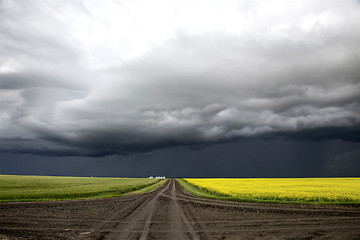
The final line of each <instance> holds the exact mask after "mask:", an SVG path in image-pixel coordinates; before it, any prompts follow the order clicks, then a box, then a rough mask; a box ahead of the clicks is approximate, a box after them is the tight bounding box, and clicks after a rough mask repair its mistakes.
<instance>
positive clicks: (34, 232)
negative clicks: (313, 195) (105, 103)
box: [0, 180, 360, 240]
mask: <svg viewBox="0 0 360 240" xmlns="http://www.w3.org/2000/svg"><path fill="white" fill-rule="evenodd" d="M1 239H360V208H353V207H335V206H332V207H329V206H309V205H288V204H258V203H236V202H227V201H220V200H210V199H203V198H197V197H193V196H191V195H190V194H188V193H186V192H185V191H184V189H183V188H182V187H181V186H180V185H179V183H178V182H176V181H175V180H170V181H168V182H167V183H165V184H164V185H163V186H162V187H160V188H158V189H157V190H155V191H153V192H150V193H145V194H141V195H132V196H123V197H117V198H107V199H94V200H79V201H57V202H37V203H2V204H0V240H1Z"/></svg>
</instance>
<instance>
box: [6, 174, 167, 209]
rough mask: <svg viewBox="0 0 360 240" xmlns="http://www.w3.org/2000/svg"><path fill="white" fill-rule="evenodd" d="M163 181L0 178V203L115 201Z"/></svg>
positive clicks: (35, 177)
mask: <svg viewBox="0 0 360 240" xmlns="http://www.w3.org/2000/svg"><path fill="white" fill-rule="evenodd" d="M164 181H165V180H160V181H159V180H157V179H146V178H97V177H94V178H93V177H46V176H13V175H0V202H14V201H15V202H18V201H43V200H64V199H85V198H102V197H115V196H119V195H122V194H125V193H129V192H133V191H138V192H141V191H146V190H151V189H154V188H156V187H158V186H159V185H161V184H162V183H164Z"/></svg>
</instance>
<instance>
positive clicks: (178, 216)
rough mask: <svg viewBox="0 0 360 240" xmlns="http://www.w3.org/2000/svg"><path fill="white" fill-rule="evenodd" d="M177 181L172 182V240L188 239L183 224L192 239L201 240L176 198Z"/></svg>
mask: <svg viewBox="0 0 360 240" xmlns="http://www.w3.org/2000/svg"><path fill="white" fill-rule="evenodd" d="M176 183H177V182H176V181H175V180H171V184H172V187H171V193H170V194H171V195H170V198H171V213H170V214H171V222H172V223H173V224H172V231H171V232H172V235H173V236H172V239H186V236H185V234H184V231H183V230H182V223H184V224H185V227H186V229H187V232H188V233H189V235H190V237H191V239H193V240H199V239H200V238H199V236H198V235H197V233H196V232H195V230H194V228H193V227H192V226H191V223H190V222H189V220H188V218H187V217H186V216H185V214H184V211H183V209H182V208H181V206H180V205H179V203H178V201H177V196H176Z"/></svg>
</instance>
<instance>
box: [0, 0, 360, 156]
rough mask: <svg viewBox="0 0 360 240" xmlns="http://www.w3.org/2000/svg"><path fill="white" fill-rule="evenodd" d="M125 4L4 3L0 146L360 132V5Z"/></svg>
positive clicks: (132, 148)
mask: <svg viewBox="0 0 360 240" xmlns="http://www.w3.org/2000/svg"><path fill="white" fill-rule="evenodd" d="M125 2H126V1H125ZM125 2H124V3H122V4H120V5H119V4H117V3H116V2H113V1H109V2H108V3H106V4H103V5H98V4H97V3H96V2H92V1H85V2H82V1H76V2H72V3H65V4H63V3H62V2H61V1H52V2H50V3H43V2H41V1H35V0H34V1H29V2H27V3H26V4H25V5H24V4H22V3H21V2H18V1H2V2H0V11H1V15H0V28H1V31H0V37H1V39H2V41H1V43H0V53H1V54H0V99H1V102H0V107H1V112H0V150H1V151H6V152H33V153H37V154H46V155H92V156H99V155H106V154H117V153H119V154H130V153H135V152H148V151H152V150H154V149H159V148H166V147H169V146H198V145H201V146H202V145H207V144H214V143H218V142H226V141H232V140H236V139H247V138H254V139H259V138H276V139H278V138H281V139H287V138H289V139H300V140H302V139H306V140H324V139H336V138H339V139H343V140H347V141H355V142H356V141H359V140H360V133H359V129H358V127H357V126H359V123H360V106H359V105H360V101H359V94H360V70H359V69H360V68H359V66H360V47H359V44H358V43H359V42H360V31H359V29H360V6H359V4H358V2H356V1H351V0H348V1H343V2H342V3H341V4H340V3H339V2H338V1H305V2H304V4H302V5H296V4H295V5H292V4H290V3H287V1H278V0H273V1H257V2H256V3H255V2H252V1H249V2H247V3H246V4H245V2H244V3H236V1H235V2H232V1H229V5H227V6H225V5H223V4H220V3H218V2H216V1H214V2H211V3H208V4H206V5H204V6H203V7H204V9H203V11H202V13H201V16H202V17H203V18H202V19H205V20H206V21H205V20H204V21H200V20H199V18H198V16H199V15H198V14H199V13H198V12H196V11H195V12H192V11H194V10H193V9H194V8H193V7H192V6H191V5H186V4H184V5H181V4H179V6H178V7H179V9H180V10H179V11H178V12H177V14H175V15H170V16H169V15H168V12H173V11H172V10H174V9H173V6H170V5H166V6H164V9H165V10H166V11H165V10H160V9H159V8H157V7H156V4H162V3H160V2H156V4H154V6H148V7H149V11H146V12H143V11H142V10H141V9H143V8H140V7H139V6H138V5H137V4H136V3H137V2H136V1H135V2H126V3H125ZM269 3H270V5H269ZM142 4H145V3H142ZM283 6H285V8H284V7H283ZM170 10H171V11H170ZM212 11H215V12H216V13H218V14H220V15H221V16H220V17H219V19H218V20H217V21H215V22H214V20H213V19H214V18H213V13H214V12H212ZM191 13H194V15H193V17H192V15H191ZM189 19H190V20H191V24H189V22H188V20H189ZM166 20H168V21H166ZM157 21H158V22H157ZM234 23H236V24H235V25H234ZM134 29H136V31H135V30H134Z"/></svg>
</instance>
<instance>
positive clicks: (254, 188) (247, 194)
mask: <svg viewBox="0 0 360 240" xmlns="http://www.w3.org/2000/svg"><path fill="white" fill-rule="evenodd" d="M180 184H182V185H183V186H184V187H185V189H187V190H188V191H189V192H191V193H192V194H194V195H196V196H200V197H209V198H220V199H228V200H234V201H245V202H272V203H311V204H341V205H357V206H359V205H360V178H233V179H231V178H223V179H221V178H218V179H216V178H210V179H201V178H192V179H181V180H180Z"/></svg>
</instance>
